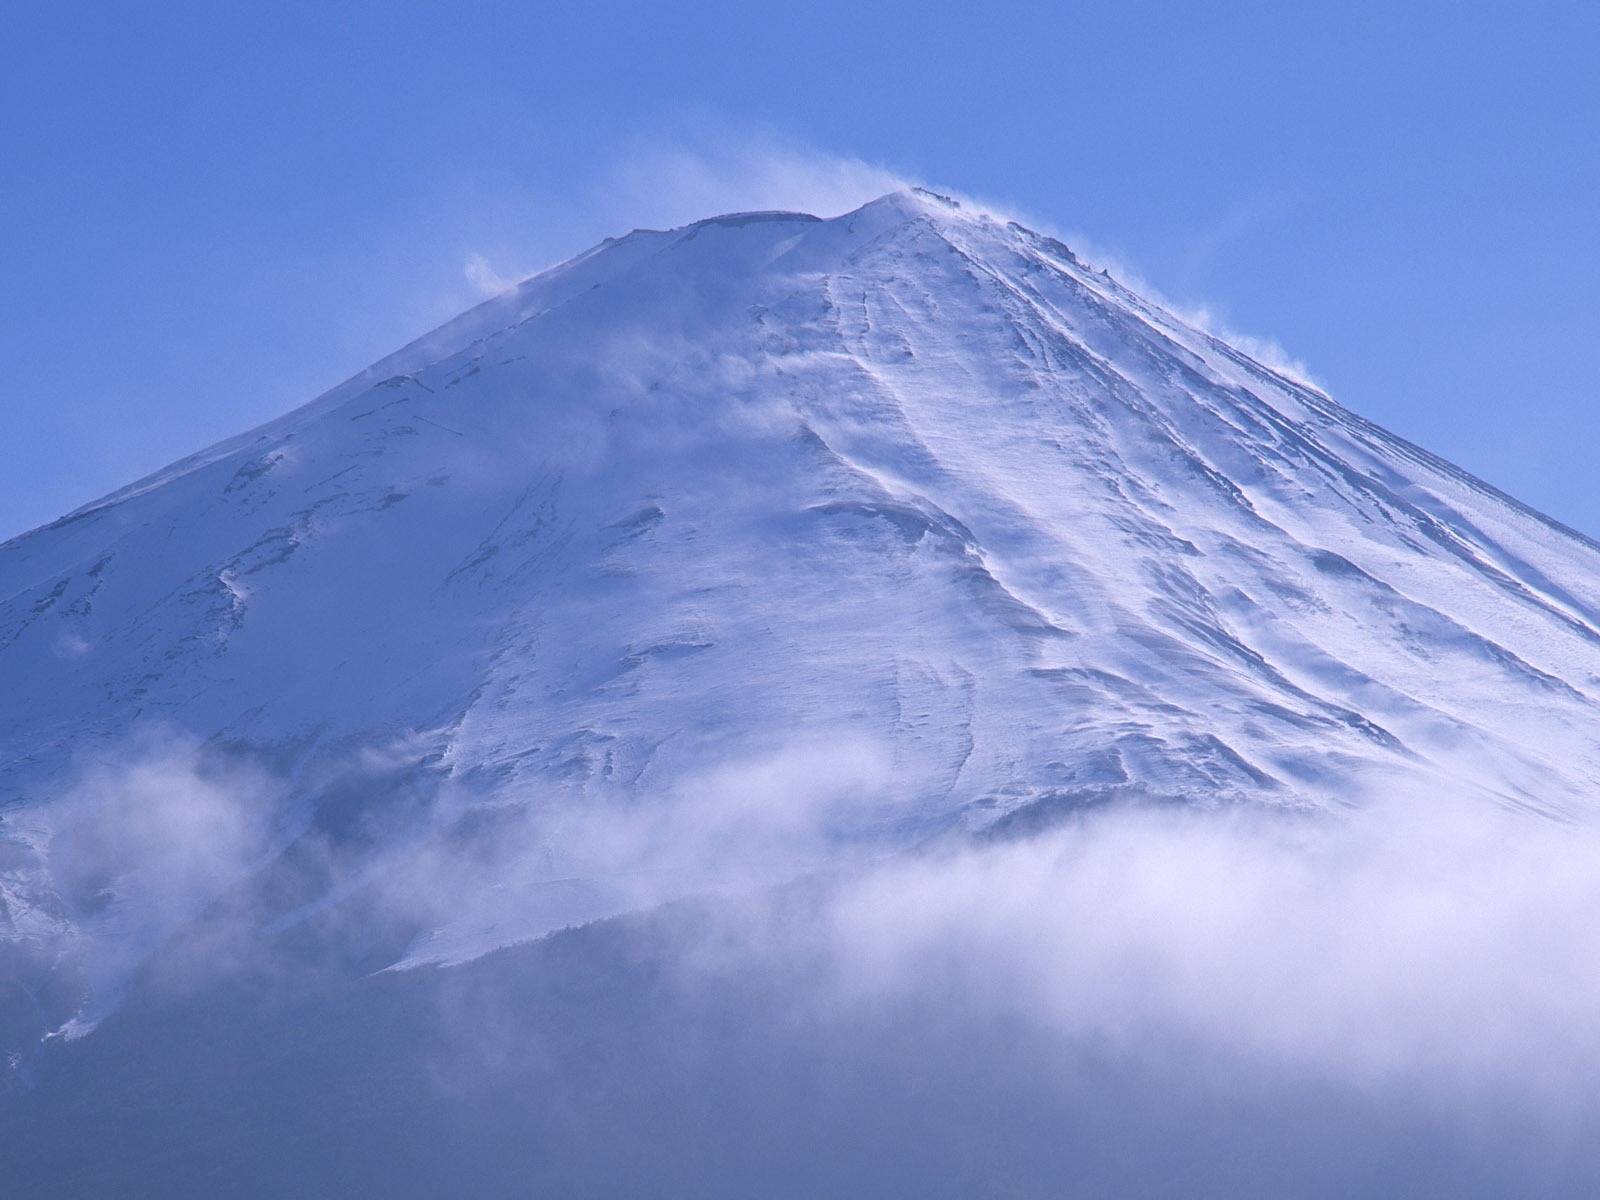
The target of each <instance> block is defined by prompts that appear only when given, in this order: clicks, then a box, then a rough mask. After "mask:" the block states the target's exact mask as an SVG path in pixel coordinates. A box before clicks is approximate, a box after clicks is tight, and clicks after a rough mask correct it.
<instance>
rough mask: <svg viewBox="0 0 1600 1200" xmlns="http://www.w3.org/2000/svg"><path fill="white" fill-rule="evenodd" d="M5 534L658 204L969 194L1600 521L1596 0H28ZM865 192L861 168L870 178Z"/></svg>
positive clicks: (7, 84) (4, 40) (4, 139)
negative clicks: (715, 0)
mask: <svg viewBox="0 0 1600 1200" xmlns="http://www.w3.org/2000/svg"><path fill="white" fill-rule="evenodd" d="M0 24H3V27H0V230H3V231H4V232H3V237H0V479H3V481H4V482H3V486H0V537H4V536H9V535H11V534H14V533H17V532H20V531H22V530H23V529H25V528H27V527H30V526H32V525H35V524H38V523H41V522H43V521H46V520H49V519H51V518H53V517H55V516H58V515H60V514H61V513H63V512H65V511H67V510H68V509H70V508H73V507H76V506H77V505H79V504H82V503H85V502H87V501H89V500H91V499H93V498H95V497H96V496H98V495H100V494H102V493H104V492H106V491H109V490H111V489H112V488H114V487H117V486H119V485H121V484H122V483H125V482H128V481H130V480H131V479H133V478H134V477H135V476H137V475H140V474H143V473H145V472H147V471H150V470H153V469H155V468H157V467H159V466H161V465H163V464H164V463H166V462H168V461H170V460H172V459H174V458H176V457H179V456H180V455H182V454H184V453H187V452H188V451H190V450H193V449H197V448H199V447H200V446H202V445H205V444H207V443H209V442H211V441H215V440H217V439H219V438H221V437H224V436H227V435H229V434H232V433H235V432H238V431H240V430H242V429H244V428H246V427H248V426H250V425H252V424H255V423H257V422H259V421H262V420H265V419H267V418H269V417H271V416H274V415H276V414H277V413H279V412H281V411H284V410H286V409H288V408H290V407H293V406H294V405H296V404H298V403H300V402H302V401H304V400H307V399H310V398H311V397H312V396H313V395H314V394H316V393H317V392H320V391H321V390H323V389H324V388H326V387H329V386H331V385H332V384H334V383H335V382H337V381H338V380H340V379H341V378H343V377H345V376H347V375H350V374H352V373H354V372H355V371H357V370H359V369H360V368H361V367H363V366H365V365H366V364H367V363H368V362H370V361H372V360H374V359H376V358H378V357H380V356H381V355H382V354H384V353H385V352H387V351H388V350H391V349H393V348H394V347H395V346H397V345H398V344H400V343H401V342H403V341H405V340H407V339H408V338H409V337H411V336H413V335H415V334H417V333H420V332H422V331H424V330H425V329H427V328H430V327H431V326H432V325H434V324H437V323H438V322H439V321H440V320H442V319H444V318H446V317H448V316H450V315H452V314H453V313H454V312H455V311H456V310H458V309H460V308H462V307H465V306H466V305H467V304H469V303H471V302H472V301H473V300H474V299H475V297H476V296H477V295H478V294H479V293H478V291H477V290H476V288H477V286H478V285H479V284H481V283H482V282H483V281H484V280H485V279H487V278H489V277H491V276H493V275H500V276H514V275H516V274H518V273H525V272H528V271H532V270H534V269H537V268H539V267H542V266H545V265H548V264H549V263H550V262H552V261H554V260H556V259H559V258H562V257H565V256H567V255H568V254H571V253H574V252H576V251H578V250H581V249H583V248H585V247H586V246H587V245H589V244H591V243H593V242H595V241H597V240H599V239H600V238H601V237H603V236H605V235H607V234H611V233H617V232H622V231H625V230H626V229H628V228H631V227H633V226H635V225H666V224H673V223H681V222H682V221H685V220H689V219H692V218H694V217H697V216H702V215H709V213H710V212H711V211H713V210H725V209H728V208H742V207H774V206H793V207H804V206H807V205H811V206H816V207H823V206H826V205H827V204H832V203H836V202H839V201H841V200H842V199H848V198H849V197H850V196H851V195H852V194H853V193H855V192H860V191H864V190H870V189H871V187H872V186H874V184H875V183H876V182H877V181H878V179H879V177H880V176H879V173H878V172H877V171H875V170H873V169H872V168H882V175H883V177H885V178H886V177H887V176H888V175H890V174H896V175H900V176H903V177H906V178H910V179H914V180H918V181H923V182H927V183H929V184H931V185H934V186H942V187H947V188H950V189H954V190H957V191H960V192H964V193H967V194H971V195H975V196H979V197H983V198H988V199H991V200H993V201H996V202H999V203H1002V204H1004V205H1007V206H1010V207H1011V208H1012V209H1014V210H1016V211H1018V212H1020V213H1022V214H1024V215H1026V216H1029V217H1033V218H1036V219H1037V220H1038V221H1040V222H1041V223H1044V224H1047V225H1049V226H1051V227H1052V228H1054V229H1055V230H1057V231H1060V232H1063V233H1065V234H1066V235H1068V236H1069V237H1070V238H1073V239H1074V240H1076V241H1077V242H1078V244H1079V246H1080V248H1083V249H1085V250H1087V252H1088V253H1089V255H1090V256H1091V257H1098V258H1099V259H1100V260H1101V261H1107V260H1110V261H1113V262H1114V263H1116V264H1121V265H1123V266H1125V267H1127V268H1130V269H1131V270H1133V271H1135V272H1137V274H1138V275H1139V276H1140V277H1141V278H1142V279H1143V280H1145V281H1146V282H1148V283H1149V284H1151V285H1153V286H1154V287H1155V288H1156V289H1158V290H1159V291H1160V292H1161V293H1162V294H1163V295H1164V296H1165V297H1167V298H1168V299H1169V300H1172V301H1175V302H1177V303H1178V304H1180V305H1182V306H1188V307H1191V308H1199V307H1205V308H1208V309H1210V310H1211V311H1212V312H1213V313H1214V314H1217V315H1218V316H1219V318H1220V319H1221V320H1222V321H1223V322H1225V323H1226V325H1228V326H1229V327H1231V328H1233V329H1237V330H1242V331H1245V332H1248V333H1251V334H1255V335H1258V336H1261V337H1265V338H1270V339H1272V340H1274V341H1276V342H1278V343H1279V344H1281V345H1282V346H1283V347H1285V348H1286V350H1287V351H1288V353H1289V354H1290V355H1292V356H1293V357H1295V358H1297V359H1299V360H1300V361H1302V362H1304V363H1305V364H1306V365H1307V366H1308V367H1309V368H1310V370H1311V372H1312V374H1313V375H1314V376H1315V377H1316V378H1317V379H1318V380H1319V381H1320V382H1322V383H1323V384H1324V385H1325V386H1326V387H1328V388H1329V390H1330V391H1331V392H1332V393H1333V394H1334V395H1335V397H1337V398H1338V399H1340V400H1342V401H1343V402H1344V403H1345V404H1347V405H1348V406H1350V407H1352V408H1354V409H1356V410H1357V411H1358V412H1361V413H1363V414H1364V415H1366V416H1369V417H1371V418H1373V419H1374V420H1376V421H1378V422H1380V423H1381V424H1384V425H1387V426H1388V427H1390V428H1391V429H1394V430H1395V431H1397V432H1399V433H1401V434H1403V435H1405V436H1408V437H1410V438H1412V439H1413V440H1415V441H1418V442H1421V443H1422V444H1424V445H1426V446H1427V447H1429V448H1430V449H1433V450H1435V451H1437V452H1439V453H1441V454H1443V455H1444V456H1446V457H1447V458H1451V459H1453V460H1454V461H1456V462H1458V463H1460V464H1461V465H1463V466H1465V467H1467V468H1469V469H1471V470H1473V471H1475V472H1476V473H1478V474H1480V475H1482V476H1483V477H1485V478H1487V479H1488V480H1489V481H1490V482H1492V483H1495V484H1497V485H1498V486H1500V487H1503V488H1505V489H1506V490H1508V491H1510V492H1512V493H1513V494H1515V495H1517V496H1519V497H1520V498H1522V499H1525V500H1527V501H1528V502H1530V503H1532V504H1534V505H1535V506H1536V507H1539V508H1542V509H1544V510H1545V511H1547V512H1549V513H1551V514H1552V515H1554V516H1556V517H1558V518H1559V519H1561V520H1563V521H1566V522H1567V523H1569V524H1571V525H1573V526H1575V527H1577V528H1579V529H1582V530H1584V531H1585V532H1587V533H1589V534H1591V535H1600V470H1597V469H1596V466H1595V457H1596V451H1597V449H1600V405H1597V401H1600V371H1597V369H1596V368H1597V359H1600V283H1597V281H1600V8H1597V7H1596V6H1594V5H1591V4H1579V3H1561V4H1538V3H1532V4H1522V5H1518V6H1512V5H1510V4H1503V5H1488V4H1474V3H1471V2H1470V0H1469V2H1464V3H1460V2H1458V3H1438V4H1423V3H1406V2H1405V0H1400V2H1399V3H1390V4H1369V5H1356V4H1350V3H1348V2H1346V3H1338V4H1331V3H1316V2H1310V3H1293V4H1291V3H1282V2H1278V3H1245V2H1237V3H1190V4H1184V3H1178V2H1176V0H1168V2H1166V3H1142V2H1139V0H1131V2H1130V0H1120V2H1118V3H1106V2H1105V0H1098V2H1096V3H1092V4H1079V3H1071V2H1056V3H1035V4H1005V3H996V4H991V5H987V6H979V5H973V4H959V5H958V4H946V3H939V2H936V0H933V2H930V0H922V2H919V3H872V2H871V0H855V2H853V3H834V2H831V0H823V2H813V3H808V4H800V5H790V4H745V5H732V4H728V5H719V4H699V5H695V4H674V5H662V4H648V5H647V4H626V3H607V2H605V0H589V2H587V3H578V4H563V3H554V2H546V3H525V4H473V3H467V2H457V3H452V4H448V5H447V4H423V3H403V2H390V3H382V4H379V3H339V2H337V0H330V2H328V3H323V4H299V3H287V2H278V3H274V4H271V5H266V4H261V5H216V4H211V3H206V4H193V5H179V4H163V3H160V2H159V0H156V2H153V3H146V4H134V3H131V2H130V3H126V4H115V5H113V4H101V5H96V4H75V3H70V2H57V3H50V4H46V3H39V2H34V0H15V2H14V3H12V4H10V5H8V6H7V9H6V16H5V20H4V22H3V23H0ZM861 198H865V197H864V196H863V197H861Z"/></svg>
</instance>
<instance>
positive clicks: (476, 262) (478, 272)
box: [462, 253, 517, 298]
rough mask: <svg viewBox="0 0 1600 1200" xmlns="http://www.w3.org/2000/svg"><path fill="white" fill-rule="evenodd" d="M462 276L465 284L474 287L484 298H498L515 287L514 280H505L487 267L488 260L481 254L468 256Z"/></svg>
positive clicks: (490, 267) (491, 268)
mask: <svg viewBox="0 0 1600 1200" xmlns="http://www.w3.org/2000/svg"><path fill="white" fill-rule="evenodd" d="M462 274H464V275H465V276H466V277H467V282H468V283H470V284H471V285H472V286H473V287H475V288H476V289H477V290H478V292H479V293H480V294H481V295H482V296H484V297H486V298H487V297H490V296H498V295H500V294H501V293H502V292H509V291H510V290H511V289H512V288H514V287H515V286H516V283H517V281H516V280H515V279H507V278H505V277H504V276H502V275H501V274H500V273H499V272H497V271H496V270H495V269H494V268H493V267H492V266H490V265H489V260H488V259H487V258H485V257H484V256H483V255H481V254H476V253H474V254H469V255H468V256H467V263H466V266H464V267H463V268H462Z"/></svg>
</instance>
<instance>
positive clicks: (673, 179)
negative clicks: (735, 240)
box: [596, 117, 913, 228]
mask: <svg viewBox="0 0 1600 1200" xmlns="http://www.w3.org/2000/svg"><path fill="white" fill-rule="evenodd" d="M912 182H913V181H911V180H908V179H907V178H906V177H905V176H904V175H901V174H900V173H898V172H896V171H893V170H891V169H889V168H888V167H884V166H881V165H877V164H873V163H869V162H866V161H864V160H862V159H859V158H855V157H852V156H850V155H844V154H833V153H829V152H826V151H822V150H818V149H816V148H814V147H810V146H807V145H806V144H805V143H803V142H801V141H799V140H797V139H795V138H791V137H787V136H784V135H782V134H779V133H776V132H774V131H771V130H764V129H760V128H756V127H752V126H748V125H741V124H733V123H730V122H728V121H725V120H722V119H715V118H710V117H703V118H701V119H699V120H697V121H693V122H688V123H685V124H683V125H680V126H679V127H678V128H677V129H675V130H672V131H670V132H669V133H668V135H667V136H665V137H652V138H648V139H644V138H641V139H638V140H637V141H635V142H634V143H633V144H632V145H630V146H629V147H628V148H627V150H626V152H625V153H623V154H621V155H619V156H618V158H617V159H616V160H615V161H614V162H613V163H612V165H611V166H610V167H609V168H608V169H607V170H606V171H605V172H604V174H603V176H602V181H601V183H600V185H599V187H598V188H597V192H598V194H597V196H596V200H597V202H599V203H601V204H603V205H606V206H607V207H608V208H610V209H611V210H612V211H615V212H616V213H617V214H618V216H619V217H622V216H623V215H624V214H627V217H628V223H629V224H632V225H644V226H649V227H652V228H670V227H674V226H678V225H686V224H688V223H690V222H692V221H696V220H699V219H701V218H703V217H705V216H708V215H715V214H721V213H736V212H759V211H767V210H778V211H788V212H806V213H811V214H813V215H815V216H819V217H833V216H838V215H839V214H840V213H845V212H849V211H851V210H852V209H855V208H859V207H860V206H861V205H863V204H865V203H867V202H868V201H870V200H874V199H876V198H877V197H879V196H882V195H884V194H886V193H888V192H893V191H898V190H900V189H901V188H905V187H908V186H910V184H911V183H912Z"/></svg>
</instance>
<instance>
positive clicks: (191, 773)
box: [43, 731, 280, 1037]
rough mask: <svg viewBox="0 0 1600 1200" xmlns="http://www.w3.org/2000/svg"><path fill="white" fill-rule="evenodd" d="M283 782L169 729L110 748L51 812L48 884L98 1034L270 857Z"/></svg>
mask: <svg viewBox="0 0 1600 1200" xmlns="http://www.w3.org/2000/svg"><path fill="white" fill-rule="evenodd" d="M279 798H280V789H279V785H278V784H277V782H276V781H274V780H272V779H271V778H270V777H269V776H267V775H266V774H265V773H263V772H260V771H258V770H256V769H254V768H252V767H251V766H250V765H249V764H247V763H244V762H242V761H239V760H235V759H231V758H229V757H228V756H226V755H224V754H221V753H217V752H211V753H207V752H206V751H205V750H204V749H202V747H201V746H200V745H199V744H198V743H197V742H196V741H195V740H194V739H191V738H188V737H185V736H183V735H181V734H177V733H174V732H171V731H159V732H148V733H146V734H144V735H143V736H141V737H140V738H138V739H136V740H135V741H134V742H133V743H132V744H130V745H128V746H125V747H123V748H121V749H120V750H119V751H117V752H113V753H106V754H102V755H100V756H99V757H97V758H96V759H95V760H94V761H93V762H91V763H90V764H88V765H87V766H86V767H85V768H84V769H83V771H82V772H81V773H80V775H79V777H78V778H77V779H76V780H75V781H74V782H73V783H72V784H71V785H70V787H68V788H67V789H66V791H65V792H64V794H63V795H61V796H60V797H58V798H57V799H56V800H55V801H54V802H53V803H52V805H51V807H50V808H49V809H48V810H47V811H46V812H45V813H44V814H43V817H44V820H45V821H46V822H47V823H48V827H49V832H48V835H47V840H46V842H45V845H46V854H45V861H46V863H47V864H48V884H49V886H50V887H51V889H52V890H53V892H54V894H55V896H56V897H57V898H58V900H59V901H60V903H61V904H63V905H64V906H65V912H66V913H68V914H70V916H71V918H72V921H73V932H72V934H71V937H70V942H71V945H70V948H69V954H70V957H71V959H72V960H73V963H74V965H75V967H76V968H77V969H78V970H79V971H81V973H82V976H83V979H84V981H85V983H86V985H87V987H88V992H89V995H88V1003H87V1006H86V1007H85V1008H84V1009H83V1011H82V1012H81V1013H79V1014H78V1016H77V1017H76V1018H74V1020H73V1021H72V1022H71V1023H70V1024H69V1025H68V1026H67V1027H66V1028H65V1029H64V1030H63V1032H64V1033H65V1034H66V1035H67V1036H69V1037H76V1036H81V1035H82V1034H84V1033H87V1032H88V1031H89V1030H91V1029H93V1028H94V1026H95V1024H96V1023H97V1022H98V1021H100V1020H101V1019H103V1018H104V1017H105V1016H106V1015H107V1014H108V1013H109V1012H110V1011H112V1009H114V1008H115V1007H116V1004H117V1001H118V998H119V997H120V994H121V990H122V987H123V985H124V984H125V983H126V981H127V979H128V977H129V975H130V974H131V972H133V971H134V970H135V969H136V968H137V967H138V966H139V965H140V964H141V963H142V962H144V961H145V960H146V959H147V958H148V957H149V956H150V955H151V954H152V953H154V952H155V950H156V949H157V948H159V947H160V946H161V945H162V944H163V943H164V942H165V941H166V940H167V939H168V938H169V937H170V936H171V935H172V934H173V933H175V932H176V931H178V930H179V929H181V928H182V927H184V926H185V925H186V924H188V923H189V922H191V921H193V920H194V919H195V918H197V917H198V916H199V915H200V914H201V913H202V912H203V911H204V910H205V908H206V907H207V906H208V905H209V904H211V903H212V902H213V901H215V900H216V899H217V898H218V897H219V896H221V895H222V894H223V892H225V891H226V890H227V889H229V888H230V887H232V886H234V885H236V884H237V883H239V882H240V880H242V879H243V878H244V877H246V876H247V875H248V874H249V873H250V872H251V871H252V870H253V869H255V868H257V867H258V866H260V865H261V864H262V862H263V861H264V856H265V855H266V853H267V851H268V849H269V847H270V845H271V841H272V837H273V833H274V823H275V820H276V817H277V815H278V810H279V803H278V801H279Z"/></svg>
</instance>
